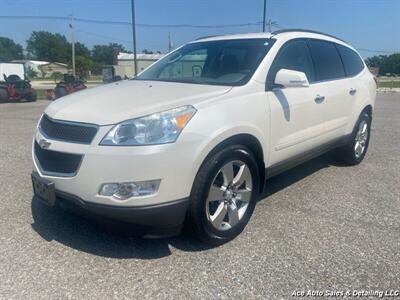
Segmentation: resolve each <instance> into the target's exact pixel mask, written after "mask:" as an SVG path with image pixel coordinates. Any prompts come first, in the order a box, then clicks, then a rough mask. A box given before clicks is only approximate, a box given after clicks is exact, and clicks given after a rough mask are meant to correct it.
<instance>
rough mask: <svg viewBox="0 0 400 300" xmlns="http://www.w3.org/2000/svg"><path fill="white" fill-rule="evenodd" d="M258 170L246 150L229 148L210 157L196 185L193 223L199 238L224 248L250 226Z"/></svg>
mask: <svg viewBox="0 0 400 300" xmlns="http://www.w3.org/2000/svg"><path fill="white" fill-rule="evenodd" d="M258 181H259V176H258V167H257V163H256V160H255V158H254V156H253V154H252V153H251V152H250V151H249V150H248V149H247V148H245V147H243V146H240V145H236V146H229V147H227V148H226V149H223V150H221V151H219V152H217V153H216V154H215V155H213V156H212V157H210V158H209V159H208V160H207V161H206V162H205V163H204V164H203V166H202V167H201V168H200V171H199V173H198V174H197V176H196V179H195V182H194V184H193V188H192V192H191V196H190V205H189V221H190V223H191V225H192V229H193V231H194V233H195V235H196V237H197V238H199V239H200V240H201V241H203V242H206V243H208V244H211V245H220V244H223V243H225V242H227V241H229V240H232V239H233V238H235V237H236V236H237V235H239V234H240V233H241V232H242V230H243V229H244V227H245V226H246V224H247V223H248V221H249V219H250V217H251V215H252V213H253V210H254V207H255V205H256V197H257V194H258V190H259V182H258Z"/></svg>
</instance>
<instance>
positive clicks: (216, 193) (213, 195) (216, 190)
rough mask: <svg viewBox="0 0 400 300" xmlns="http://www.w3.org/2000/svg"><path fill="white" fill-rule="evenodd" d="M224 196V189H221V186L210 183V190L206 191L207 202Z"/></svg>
mask: <svg viewBox="0 0 400 300" xmlns="http://www.w3.org/2000/svg"><path fill="white" fill-rule="evenodd" d="M223 197H224V191H223V190H222V188H221V187H217V186H215V185H211V187H210V191H209V192H208V198H207V201H208V202H213V201H220V200H222V199H223Z"/></svg>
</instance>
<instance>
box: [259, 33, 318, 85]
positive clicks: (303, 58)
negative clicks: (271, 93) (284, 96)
mask: <svg viewBox="0 0 400 300" xmlns="http://www.w3.org/2000/svg"><path fill="white" fill-rule="evenodd" d="M281 69H288V70H294V71H300V72H303V73H305V74H306V76H307V79H308V82H309V83H313V82H315V71H314V65H313V61H312V57H311V53H310V50H309V48H308V45H307V42H306V41H303V40H295V41H289V42H287V43H286V44H285V45H283V46H282V48H281V49H280V51H279V52H278V55H277V57H276V58H275V61H274V62H273V63H272V66H271V69H270V71H269V72H268V78H267V82H268V83H269V84H273V83H274V80H275V76H276V73H277V72H278V71H279V70H281Z"/></svg>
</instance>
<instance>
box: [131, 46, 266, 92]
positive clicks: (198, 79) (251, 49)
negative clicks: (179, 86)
mask: <svg viewBox="0 0 400 300" xmlns="http://www.w3.org/2000/svg"><path fill="white" fill-rule="evenodd" d="M272 44H273V40H267V39H237V40H220V41H209V42H197V43H189V44H186V45H185V46H183V47H181V48H179V49H177V50H175V51H174V52H172V53H171V54H169V55H167V56H165V57H164V58H162V59H161V60H159V61H158V62H157V63H155V64H153V65H152V66H151V67H149V68H148V69H147V70H145V71H144V72H142V73H141V74H140V75H138V76H137V77H136V78H135V79H138V80H158V81H173V82H186V83H198V84H216V85H242V84H244V83H246V82H247V81H248V80H249V79H250V77H251V76H252V75H253V73H254V72H255V70H256V69H257V68H258V65H259V64H260V62H261V61H262V59H263V58H264V56H265V55H266V54H267V52H268V50H269V49H270V48H271V45H272Z"/></svg>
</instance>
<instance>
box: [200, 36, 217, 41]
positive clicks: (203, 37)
mask: <svg viewBox="0 0 400 300" xmlns="http://www.w3.org/2000/svg"><path fill="white" fill-rule="evenodd" d="M216 36H218V35H205V36H201V37H198V38H196V39H195V41H198V40H202V39H208V38H213V37H216Z"/></svg>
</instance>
